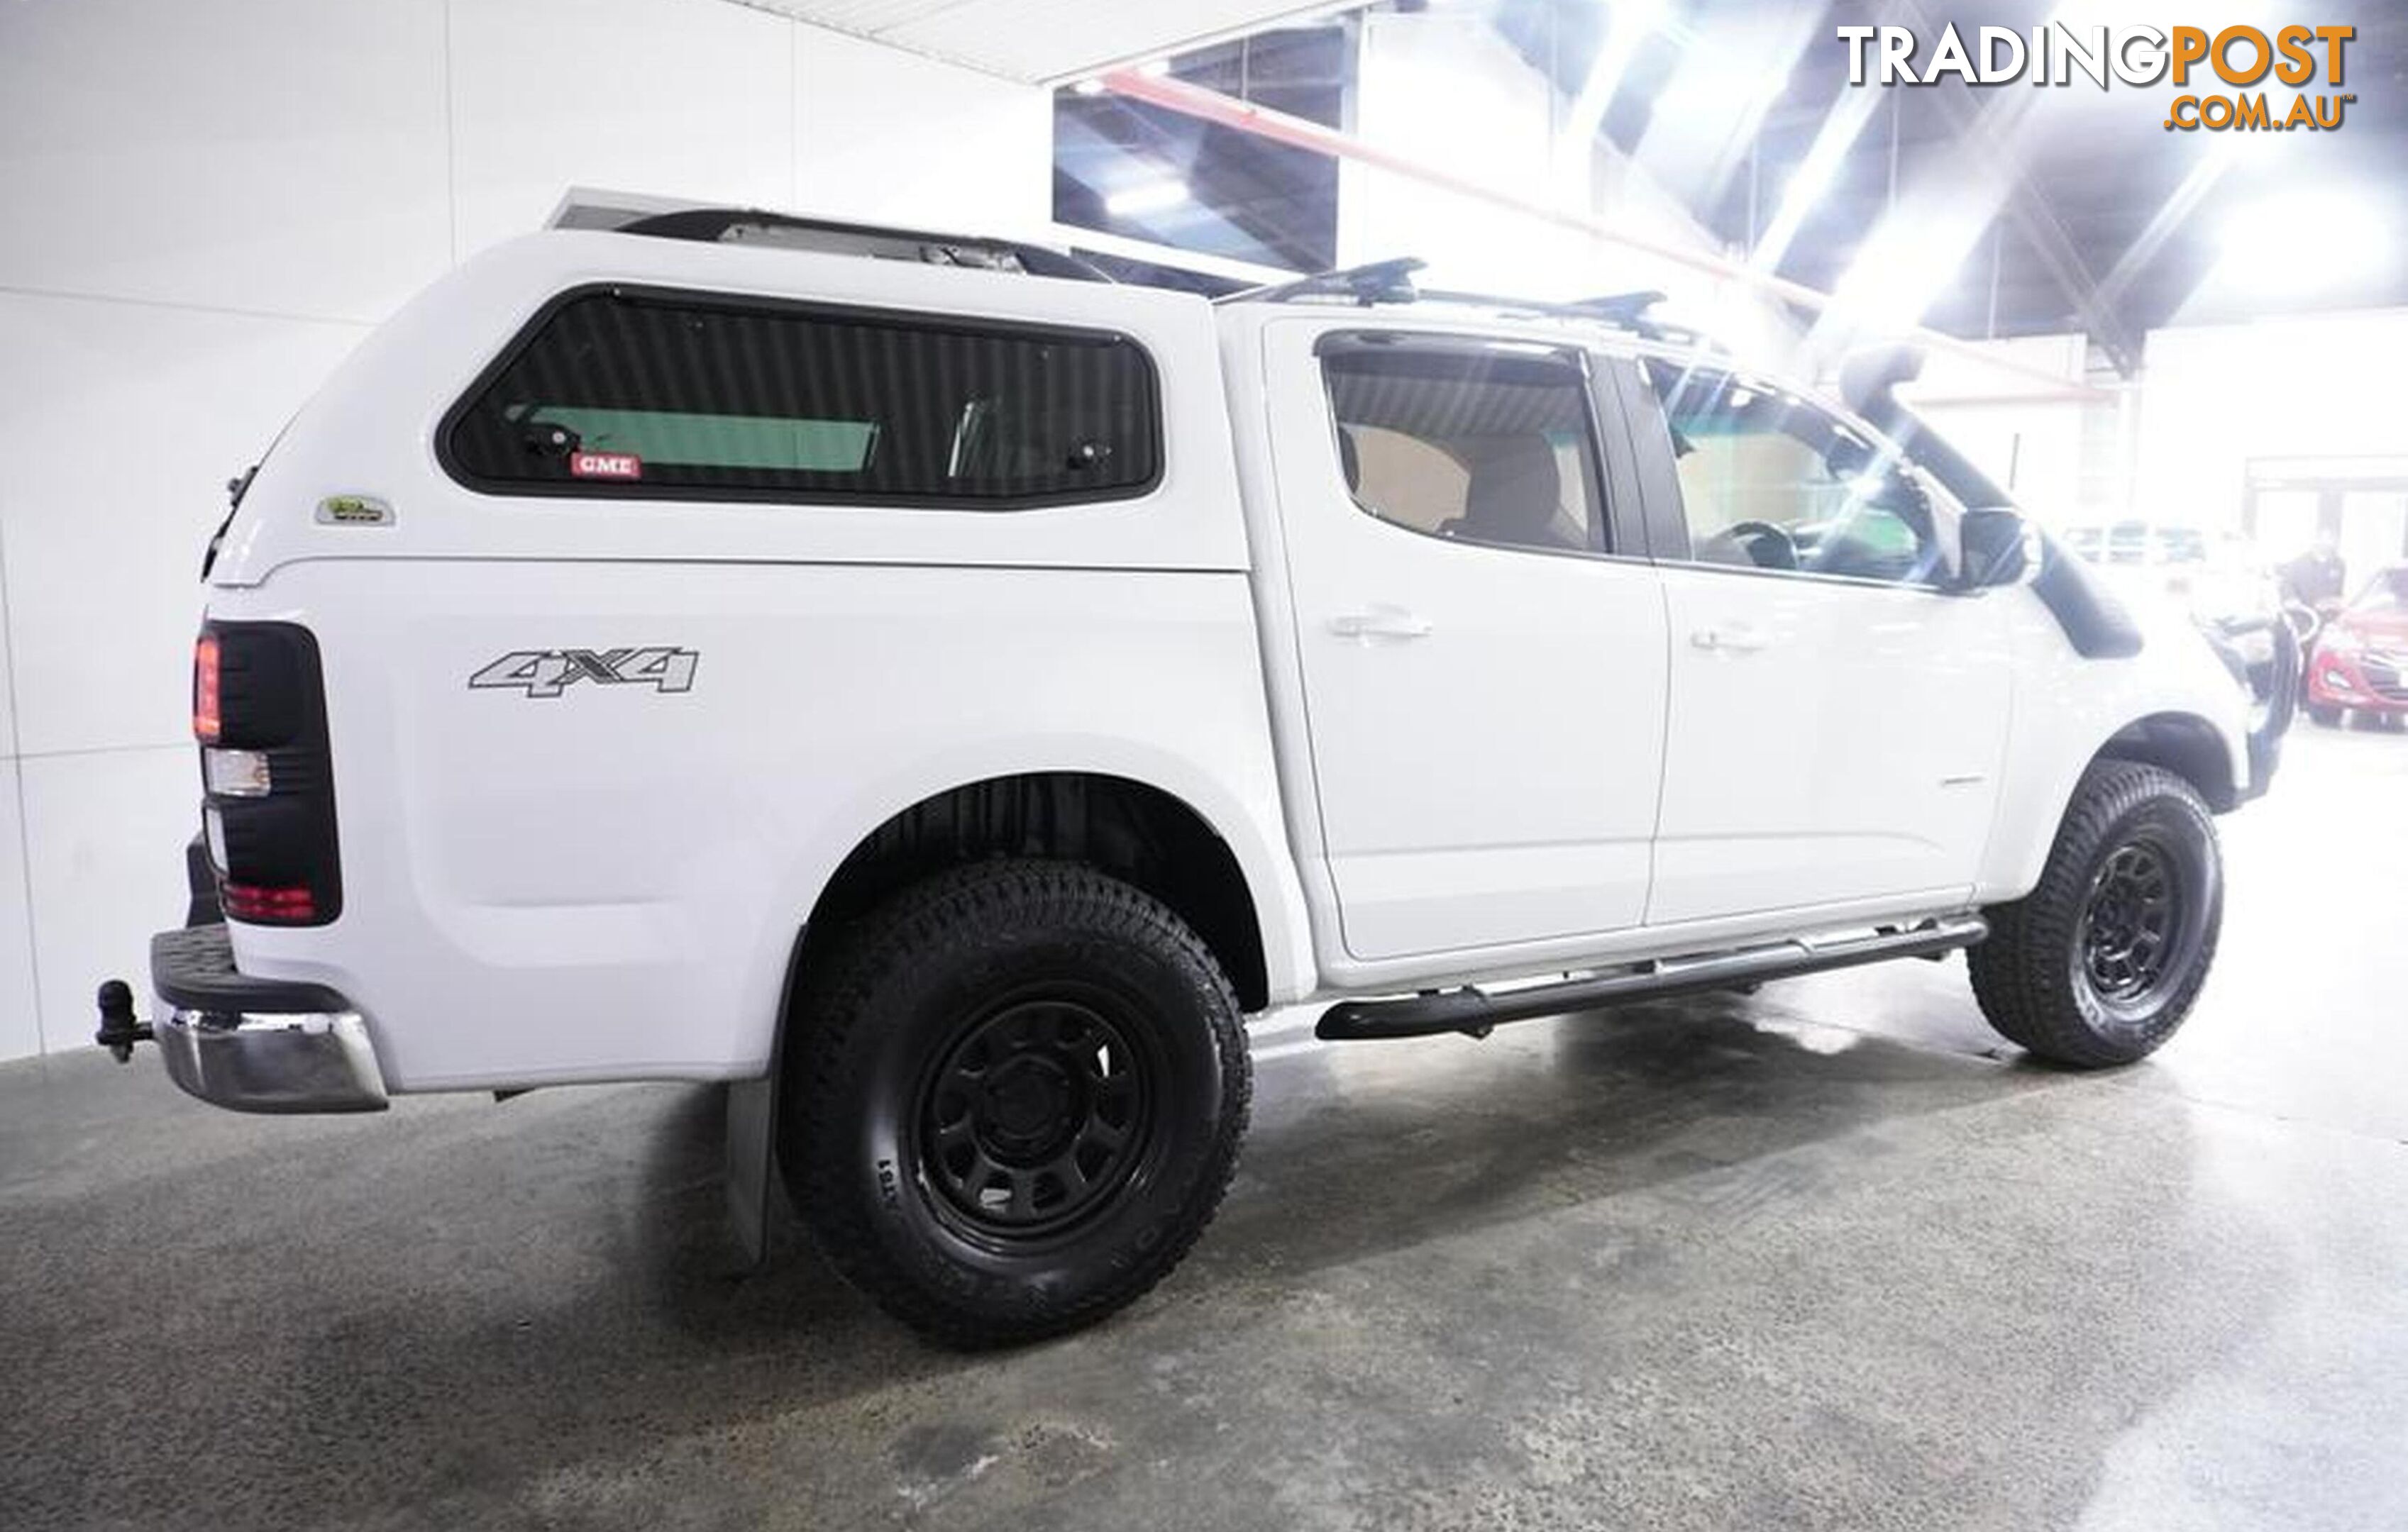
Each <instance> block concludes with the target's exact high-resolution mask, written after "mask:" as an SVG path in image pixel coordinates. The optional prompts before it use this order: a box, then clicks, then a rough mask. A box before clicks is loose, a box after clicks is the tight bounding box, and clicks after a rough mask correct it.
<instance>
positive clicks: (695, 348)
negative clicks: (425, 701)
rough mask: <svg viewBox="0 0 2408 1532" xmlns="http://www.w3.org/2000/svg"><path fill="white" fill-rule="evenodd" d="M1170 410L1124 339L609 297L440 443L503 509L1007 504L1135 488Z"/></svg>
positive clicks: (538, 337) (590, 302)
mask: <svg viewBox="0 0 2408 1532" xmlns="http://www.w3.org/2000/svg"><path fill="white" fill-rule="evenodd" d="M1157 414H1158V407H1157V405H1156V403H1155V388H1154V368H1153V366H1152V365H1151V364H1150V363H1149V362H1148V360H1147V358H1146V355H1145V353H1144V352H1143V351H1141V350H1140V349H1139V347H1138V346H1137V345H1136V343H1135V342H1133V341H1130V340H1128V339H1126V338H1125V337H1122V336H1111V335H1098V334H1088V333H1082V332H1076V331H1070V332H1058V333H1057V332H1041V331H1036V330H1026V329H1017V328H1004V327H995V326H987V325H983V324H979V323H976V322H960V323H954V322H921V321H918V320H907V319H888V318H884V317H876V316H869V315H861V314H851V313H841V312H830V311H826V310H813V309H803V308H792V307H785V306H777V307H771V306H766V305H751V304H745V303H742V302H740V301H720V300H712V299H706V298H697V297H693V296H687V295H670V294H645V293H628V292H624V291H615V290H614V291H609V292H594V293H588V294H582V295H580V296H577V297H573V298H571V299H569V300H568V301H567V302H566V303H564V304H562V305H560V306H559V307H558V308H555V309H553V310H552V312H551V313H550V314H549V316H548V317H546V318H544V319H542V320H540V321H539V322H538V324H537V325H536V327H535V329H534V332H533V334H532V335H531V336H529V337H528V338H527V339H526V340H525V341H524V343H523V345H521V346H520V347H519V348H518V349H517V351H514V352H513V353H512V354H511V355H510V356H509V359H508V360H507V361H506V362H505V364H504V365H502V366H501V368H500V369H499V370H498V371H497V372H496V373H495V374H494V375H493V376H492V377H491V378H490V379H488V380H487V381H485V382H484V383H482V384H481V385H480V388H479V389H478V391H477V392H476V393H475V394H472V395H471V396H470V397H469V398H468V399H467V400H466V401H465V402H464V403H463V404H462V406H461V407H460V408H459V409H458V410H457V411H456V412H455V415H454V418H453V420H452V424H451V426H450V429H449V435H448V438H447V440H448V444H449V452H450V460H451V464H452V469H453V471H454V472H455V473H457V474H458V475H459V476H460V477H462V478H463V479H465V480H468V481H469V482H471V483H476V484H480V485H488V486H491V487H494V488H496V489H500V490H504V491H507V492H510V493H519V492H523V491H525V490H529V489H543V488H547V487H555V486H556V487H559V488H563V489H566V488H571V487H573V488H574V490H575V492H576V493H579V494H686V495H690V496H691V497H693V498H697V499H748V498H770V499H791V500H823V501H838V502H842V501H856V500H857V501H867V502H878V501H895V502H907V503H913V504H925V505H940V506H941V505H954V506H960V505H968V506H1009V505H1015V504H1020V505H1025V504H1032V503H1044V502H1049V501H1058V500H1082V499H1107V498H1111V497H1113V496H1116V495H1123V494H1136V493H1139V492H1140V491H1142V490H1143V489H1145V488H1146V487H1148V486H1149V485H1151V484H1152V483H1153V482H1154V479H1155V477H1156V473H1157V470H1158V465H1159V459H1160V448H1159V429H1158V426H1157Z"/></svg>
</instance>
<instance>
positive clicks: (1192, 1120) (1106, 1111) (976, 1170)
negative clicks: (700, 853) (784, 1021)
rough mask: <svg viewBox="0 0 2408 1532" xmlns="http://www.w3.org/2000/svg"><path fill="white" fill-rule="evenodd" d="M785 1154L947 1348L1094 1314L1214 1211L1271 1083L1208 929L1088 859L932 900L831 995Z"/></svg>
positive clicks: (826, 992) (986, 872)
mask: <svg viewBox="0 0 2408 1532" xmlns="http://www.w3.org/2000/svg"><path fill="white" fill-rule="evenodd" d="M803 1001H804V1005H803V1009H802V1011H801V1013H799V1014H798V1015H797V1016H796V1020H795V1026H796V1033H795V1037H794V1040H793V1042H792V1043H791V1044H790V1046H789V1049H788V1062H787V1069H786V1082H785V1090H786V1100H785V1110H784V1112H783V1114H782V1118H781V1123H782V1126H781V1132H780V1143H779V1153H780V1159H781V1167H782V1168H783V1170H784V1172H785V1177H786V1184H787V1186H788V1187H789V1188H790V1189H791V1190H792V1191H793V1192H794V1194H795V1200H796V1205H797V1209H798V1211H799V1213H800V1215H801V1218H802V1221H803V1224H804V1225H805V1227H806V1228H807V1229H808V1230H809V1232H810V1235H811V1237H812V1239H813V1241H814V1242H815V1243H816V1244H817V1245H818V1246H819V1248H820V1250H821V1252H822V1253H824V1254H825V1255H826V1256H827V1258H828V1260H829V1262H830V1263H831V1264H832V1265H834V1266H835V1267H836V1268H837V1269H838V1270H839V1272H841V1273H842V1274H843V1275H844V1276H845V1277H846V1278H847V1279H848V1280H850V1281H852V1282H853V1285H854V1286H856V1287H858V1288H860V1289H861V1290H862V1291H863V1292H865V1293H867V1295H868V1296H870V1297H871V1298H873V1299H875V1300H876V1301H877V1302H878V1303H879V1304H880V1305H881V1306H882V1307H883V1308H884V1309H885V1310H887V1311H888V1312H890V1313H892V1314H894V1315H895V1316H896V1317H897V1318H899V1319H901V1320H902V1321H904V1322H905V1323H906V1324H910V1325H911V1326H912V1327H914V1328H915V1329H918V1330H920V1331H922V1332H923V1333H924V1334H926V1335H928V1336H930V1337H931V1338H933V1339H938V1340H941V1341H944V1342H946V1343H948V1344H952V1345H957V1346H965V1347H970V1346H994V1345H1006V1344H1011V1343H1014V1342H1019V1341H1025V1340H1034V1339H1039V1338H1041V1337H1044V1336H1048V1335H1054V1334H1058V1333H1060V1332H1062V1331H1066V1330H1070V1329H1075V1328H1077V1327H1078V1326H1080V1325H1082V1324H1090V1323H1092V1322H1094V1321H1095V1320H1097V1319H1100V1318H1102V1317H1103V1316H1104V1315H1106V1314H1109V1313H1111V1311H1112V1310H1116V1309H1118V1308H1120V1307H1121V1306H1123V1305H1124V1304H1126V1303H1128V1302H1130V1301H1132V1300H1133V1299H1135V1298H1137V1297H1138V1296H1140V1295H1141V1294H1143V1293H1144V1292H1145V1291H1146V1290H1147V1289H1148V1288H1151V1287H1152V1286H1153V1285H1154V1283H1155V1282H1156V1281H1160V1280H1161V1279H1162V1278H1163V1277H1164V1276H1165V1275H1166V1274H1168V1272H1169V1270H1170V1269H1171V1268H1172V1267H1175V1266H1177V1265H1178V1264H1179V1262H1180V1260H1181V1258H1182V1257H1183V1256H1184V1255H1185V1254H1186V1253H1187V1251H1188V1248H1189V1247H1190V1246H1191V1245H1193V1244H1194V1243H1195V1241H1196V1238H1197V1236H1198V1235H1199V1234H1201V1233H1202V1232H1203V1230H1204V1226H1205V1224H1209V1223H1210V1222H1211V1218H1212V1213H1213V1211H1214V1210H1215V1209H1216V1208H1217V1207H1218V1206H1219V1204H1220V1200H1221V1196H1222V1193H1223V1192H1224V1191H1225V1190H1226V1188H1227V1186H1228V1183H1229V1177H1230V1174H1231V1172H1232V1170H1233V1169H1234V1167H1235V1166H1236V1162H1237V1152H1238V1140H1239V1138H1240V1136H1241V1135H1242V1134H1243V1132H1244V1130H1245V1124H1246V1114H1247V1108H1248V1104H1249V1097H1250V1095H1251V1092H1252V1076H1251V1074H1250V1072H1249V1071H1250V1068H1251V1065H1250V1063H1249V1061H1248V1057H1247V1052H1246V1045H1245V1038H1244V1034H1243V1031H1242V1029H1241V1026H1240V1014H1239V1009H1238V1003H1237V998H1236V996H1235V995H1233V994H1232V993H1231V991H1230V988H1229V982H1228V980H1227V979H1226V977H1225V976H1224V975H1223V973H1222V971H1221V968H1220V966H1219V965H1218V964H1217V963H1215V962H1214V961H1213V959H1212V956H1211V953H1210V952H1208V951H1206V949H1205V947H1204V945H1203V943H1202V942H1201V941H1200V940H1198V939H1197V937H1196V934H1195V933H1194V932H1193V931H1191V930H1190V929H1189V928H1188V927H1187V925H1186V923H1184V922H1183V921H1182V920H1180V918H1179V917H1178V916H1177V915H1176V914H1174V913H1172V912H1171V911H1170V910H1169V909H1168V908H1166V907H1165V906H1164V905H1162V904H1161V903H1160V902H1159V901H1157V900H1155V899H1154V898H1153V897H1151V896H1150V895H1146V894H1144V893H1142V892H1140V891H1139V890H1137V889H1135V888H1131V887H1130V886H1128V885H1127V884H1125V883H1122V882H1119V881H1115V880H1113V879H1111V878H1108V877H1106V876H1104V875H1103V874H1101V873H1099V872H1097V871H1095V870H1093V869H1092V868H1088V867H1084V866H1077V865H1074V864H1069V863H1056V862H1030V861H995V862H987V863H982V864H978V865H976V866H968V867H963V868H959V869H956V870H955V871H953V872H949V873H946V874H943V875H940V876H939V877H937V878H934V879H931V880H930V881H927V882H925V883H922V884H920V885H918V886H917V887H915V888H912V889H910V890H907V891H906V892H905V893H903V894H902V895H898V896H897V897H896V899H895V900H894V901H893V902H892V903H890V904H888V905H887V906H886V907H885V908H884V909H882V910H880V911H879V912H877V913H876V914H874V915H872V916H871V917H869V918H868V919H867V920H866V921H865V922H863V923H862V924H861V926H860V927H859V928H858V929H857V930H855V931H854V932H853V933H851V934H850V935H849V936H848V938H845V939H844V940H843V941H842V943H841V945H840V949H839V951H838V952H836V953H835V954H833V956H832V959H831V961H830V962H829V963H828V964H827V965H826V966H824V969H823V971H822V972H821V973H820V974H818V975H816V976H814V978H813V979H812V980H811V981H809V982H808V983H807V984H806V988H805V993H804V996H803Z"/></svg>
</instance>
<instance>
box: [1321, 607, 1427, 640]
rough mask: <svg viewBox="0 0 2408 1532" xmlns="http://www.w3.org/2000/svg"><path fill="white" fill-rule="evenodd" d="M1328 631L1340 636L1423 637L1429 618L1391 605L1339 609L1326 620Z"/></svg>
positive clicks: (1425, 635) (1425, 634)
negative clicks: (1359, 609)
mask: <svg viewBox="0 0 2408 1532" xmlns="http://www.w3.org/2000/svg"><path fill="white" fill-rule="evenodd" d="M1329 631H1330V632H1332V633H1334V634H1336V635H1338V636H1339V637H1341V638H1426V637H1429V631H1430V625H1429V619H1427V618H1426V617H1415V616H1414V615H1413V614H1412V612H1409V611H1404V610H1402V609H1398V608H1395V607H1381V608H1376V609H1373V610H1370V611H1350V612H1341V613H1340V614H1339V615H1338V616H1336V617H1333V618H1331V619H1330V620H1329Z"/></svg>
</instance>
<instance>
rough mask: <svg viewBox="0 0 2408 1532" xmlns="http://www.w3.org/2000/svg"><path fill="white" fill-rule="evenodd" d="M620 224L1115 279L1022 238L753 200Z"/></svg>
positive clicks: (716, 240)
mask: <svg viewBox="0 0 2408 1532" xmlns="http://www.w3.org/2000/svg"><path fill="white" fill-rule="evenodd" d="M618 232H619V233H621V234H640V235H649V236H652V237H653V238H656V239H692V240H698V241H700V242H702V243H704V244H718V245H767V246H772V247H775V248H777V249H780V250H804V251H823V252H825V253H829V254H837V255H867V256H870V257H873V258H877V259H882V260H888V261H918V262H921V263H923V264H925V265H939V266H968V267H971V268H973V269H975V270H980V271H1013V272H1022V273H1025V274H1026V275H1028V276H1031V277H1063V278H1068V279H1070V280H1072V281H1082V282H1109V281H1111V277H1109V276H1107V275H1106V274H1105V273H1104V272H1103V271H1102V270H1100V269H1099V268H1098V267H1097V266H1096V265H1094V264H1093V263H1091V262H1088V261H1083V260H1081V259H1080V258H1079V257H1077V256H1075V255H1069V254H1066V253H1064V252H1063V251H1057V250H1048V249H1046V248H1045V247H1044V246H1042V245H1031V244H1027V243H1025V242H1024V241H1021V240H1017V239H995V238H988V237H984V236H973V235H958V234H931V233H928V232H927V231H925V230H922V229H897V228H890V227H887V226H885V225H883V224H876V223H839V222H831V221H829V220H826V219H817V218H796V217H794V216H793V215H792V214H788V213H771V212H764V211H762V210H760V209H759V208H684V209H681V210H680V211H677V212H668V213H653V214H651V215H649V216H647V217H643V218H638V219H636V220H634V221H633V222H626V223H622V224H620V225H619V226H618Z"/></svg>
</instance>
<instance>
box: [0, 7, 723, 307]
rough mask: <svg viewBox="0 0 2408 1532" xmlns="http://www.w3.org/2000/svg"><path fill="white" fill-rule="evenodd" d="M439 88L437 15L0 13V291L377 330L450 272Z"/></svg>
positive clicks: (420, 11)
mask: <svg viewBox="0 0 2408 1532" xmlns="http://www.w3.org/2000/svg"><path fill="white" fill-rule="evenodd" d="M711 8H714V9H715V8H718V7H711ZM442 71H443V0H377V3H375V4H327V3H325V0H176V3H175V4H158V3H145V0H10V3H9V4H7V5H0V208H5V209H7V211H6V213H5V215H0V287H11V288H21V289H23V288H33V289H40V290H44V291H50V292H67V293H91V294H108V295H110V296H117V297H130V298H144V299H150V300H153V301H159V302H170V303H187V304H209V305H216V306H220V307H227V308H252V309H260V310H265V311H270V312H276V313H289V314H304V315H309V316H313V317H328V318H350V319H374V318H379V317H381V316H382V315H383V314H385V313H387V312H389V311H390V310H391V309H392V308H394V305H396V304H397V303H399V302H400V301H401V300H402V299H403V298H405V297H407V296H409V294H410V293H411V292H412V291H413V290H414V289H416V288H418V287H419V286H421V285H423V283H424V282H426V281H427V280H428V279H430V278H432V277H434V276H435V275H436V274H437V272H439V271H441V270H442V269H443V267H444V265H446V263H447V262H448V260H449V259H450V254H451V249H450V246H451V240H450V232H449V231H450V225H451V208H450V206H449V204H448V201H447V194H446V192H445V176H446V173H447V172H446V166H445V159H444V121H443V75H442Z"/></svg>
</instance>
